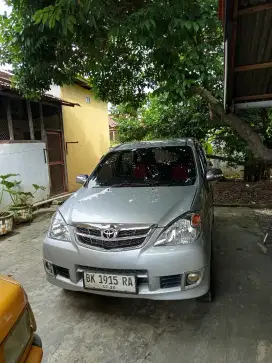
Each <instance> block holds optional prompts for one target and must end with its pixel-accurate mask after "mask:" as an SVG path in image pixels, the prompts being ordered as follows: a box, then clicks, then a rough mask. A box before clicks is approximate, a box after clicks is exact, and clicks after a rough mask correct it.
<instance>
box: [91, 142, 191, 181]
mask: <svg viewBox="0 0 272 363" xmlns="http://www.w3.org/2000/svg"><path fill="white" fill-rule="evenodd" d="M195 180H196V167H195V161H194V156H193V152H192V149H191V148H190V147H189V146H168V147H165V146H164V147H154V148H139V149H132V150H120V151H112V152H111V153H109V154H108V155H107V156H106V157H105V158H104V159H103V160H102V161H101V162H100V164H99V165H98V167H97V169H96V170H95V172H94V173H93V174H92V176H91V178H90V180H89V187H99V186H109V187H131V186H133V187H134V186H135V187H142V186H144V187H146V186H172V185H173V186H174V185H184V186H185V185H193V184H194V183H195Z"/></svg>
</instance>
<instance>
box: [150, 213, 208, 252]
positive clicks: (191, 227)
mask: <svg viewBox="0 0 272 363" xmlns="http://www.w3.org/2000/svg"><path fill="white" fill-rule="evenodd" d="M200 231H201V217H200V215H199V214H198V213H190V214H187V215H185V216H182V217H181V218H180V219H177V220H176V221H174V222H173V223H172V224H171V225H170V226H168V227H167V228H166V229H165V230H164V231H163V232H162V233H161V235H160V236H159V237H158V240H157V241H156V242H155V246H162V245H164V246H175V245H186V244H189V243H193V242H194V241H195V240H196V239H197V237H198V236H199V234H200Z"/></svg>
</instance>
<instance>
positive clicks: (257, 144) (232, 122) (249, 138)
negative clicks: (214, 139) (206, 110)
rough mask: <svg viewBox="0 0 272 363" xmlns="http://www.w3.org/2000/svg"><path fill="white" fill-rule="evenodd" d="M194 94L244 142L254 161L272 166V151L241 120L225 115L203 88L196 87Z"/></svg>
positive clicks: (231, 115)
mask: <svg viewBox="0 0 272 363" xmlns="http://www.w3.org/2000/svg"><path fill="white" fill-rule="evenodd" d="M194 92H195V93H197V94H198V95H200V96H201V97H203V98H204V99H205V100H206V101H208V102H209V104H210V107H211V109H212V111H213V113H214V114H216V115H217V116H218V117H219V118H220V119H221V121H222V123H224V124H225V125H228V126H229V127H231V128H232V129H233V130H235V131H236V132H237V133H238V134H239V135H240V137H241V138H242V139H243V140H245V141H246V143H247V144H248V146H249V148H250V149H251V151H252V152H253V154H254V156H255V158H256V159H261V160H262V161H263V162H264V163H265V164H269V165H272V149H269V148H267V147H266V146H265V145H264V144H263V142H262V140H261V138H260V136H259V135H258V134H257V133H256V132H255V131H254V130H253V129H252V128H251V127H250V126H249V125H248V124H247V123H246V122H245V121H244V120H242V119H240V118H239V117H237V116H236V115H235V114H233V113H228V114H226V113H225V110H224V107H223V105H222V104H221V103H220V102H219V101H218V100H217V99H216V98H215V97H214V96H213V95H212V94H211V93H210V92H209V91H208V90H206V89H205V88H202V87H197V88H195V89H194Z"/></svg>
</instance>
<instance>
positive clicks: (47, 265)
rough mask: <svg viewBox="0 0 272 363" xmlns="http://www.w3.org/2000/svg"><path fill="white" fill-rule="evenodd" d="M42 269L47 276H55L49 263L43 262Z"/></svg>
mask: <svg viewBox="0 0 272 363" xmlns="http://www.w3.org/2000/svg"><path fill="white" fill-rule="evenodd" d="M44 268H45V271H46V272H47V273H48V274H49V275H51V276H55V273H54V266H53V264H52V263H51V262H49V261H46V260H44Z"/></svg>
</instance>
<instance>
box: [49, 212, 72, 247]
mask: <svg viewBox="0 0 272 363" xmlns="http://www.w3.org/2000/svg"><path fill="white" fill-rule="evenodd" d="M48 236H49V237H50V238H53V239H57V240H61V241H71V238H70V232H69V228H68V226H67V224H66V223H65V221H64V219H63V217H62V215H61V214H60V212H56V213H55V214H54V216H53V218H52V221H51V225H50V228H49V232H48Z"/></svg>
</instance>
